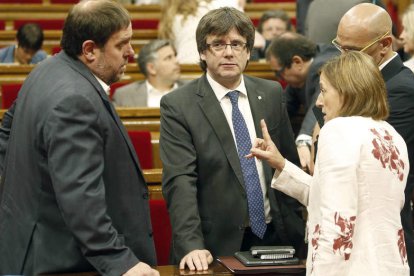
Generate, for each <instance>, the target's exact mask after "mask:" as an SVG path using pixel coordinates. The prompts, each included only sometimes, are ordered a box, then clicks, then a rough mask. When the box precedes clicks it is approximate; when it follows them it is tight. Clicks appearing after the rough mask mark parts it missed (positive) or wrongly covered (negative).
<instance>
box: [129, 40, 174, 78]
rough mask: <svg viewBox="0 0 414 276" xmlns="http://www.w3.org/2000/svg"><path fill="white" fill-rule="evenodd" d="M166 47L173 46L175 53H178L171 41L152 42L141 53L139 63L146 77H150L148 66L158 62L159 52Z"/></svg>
mask: <svg viewBox="0 0 414 276" xmlns="http://www.w3.org/2000/svg"><path fill="white" fill-rule="evenodd" d="M166 46H171V47H172V48H173V50H174V52H176V50H175V48H174V45H172V43H171V41H169V40H165V39H155V40H152V41H150V42H149V43H148V44H146V45H145V46H144V47H142V49H141V50H140V51H139V54H138V58H137V63H138V67H139V70H140V71H141V73H142V74H143V75H144V76H145V77H147V76H148V71H147V64H148V63H150V62H153V61H154V60H156V59H157V52H158V50H159V49H161V48H164V47H166Z"/></svg>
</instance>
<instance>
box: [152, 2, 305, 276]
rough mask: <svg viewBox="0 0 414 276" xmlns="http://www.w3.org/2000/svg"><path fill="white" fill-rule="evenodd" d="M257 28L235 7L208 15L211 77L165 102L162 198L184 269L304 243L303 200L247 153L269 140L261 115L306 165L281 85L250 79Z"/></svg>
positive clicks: (206, 50)
mask: <svg viewBox="0 0 414 276" xmlns="http://www.w3.org/2000/svg"><path fill="white" fill-rule="evenodd" d="M254 32H255V29H254V26H253V24H252V22H251V20H250V19H249V18H248V17H247V16H246V15H245V14H244V13H242V12H240V11H237V10H236V9H233V8H221V9H217V10H213V11H210V12H209V13H207V14H206V15H205V16H204V17H203V18H202V19H201V20H200V23H199V25H198V27H197V32H196V39H197V47H198V51H199V53H200V65H201V67H202V69H203V70H204V71H205V74H204V75H203V76H202V77H200V78H198V79H196V80H194V81H192V82H190V83H189V84H187V85H184V86H183V87H182V88H179V89H177V90H175V91H173V92H171V93H169V94H167V95H165V96H164V97H163V98H162V99H161V136H160V153H161V160H162V162H163V181H162V182H163V194H164V197H165V199H166V201H167V204H168V210H169V214H170V218H171V225H172V228H173V242H172V257H173V261H174V262H180V268H184V267H185V266H188V267H189V268H190V269H192V270H194V269H196V270H204V269H207V268H208V264H209V263H211V262H212V260H213V256H214V257H216V256H220V255H221V256H222V255H233V254H234V253H235V252H236V251H239V250H249V249H250V246H252V245H277V244H285V245H286V244H293V245H295V246H296V248H299V247H300V245H301V243H302V241H303V236H304V221H303V219H302V217H301V216H300V214H298V213H299V212H300V210H301V209H300V205H299V203H298V202H297V201H295V200H293V199H292V198H290V197H287V196H284V195H282V194H281V193H279V192H277V191H276V190H273V189H271V188H270V181H271V179H272V175H273V172H272V169H271V168H270V167H269V166H267V165H266V164H262V163H261V162H259V161H257V160H254V159H251V160H252V161H253V163H249V164H246V160H247V159H246V158H245V155H246V154H247V153H248V152H249V151H250V148H248V151H247V152H245V150H246V148H247V146H245V147H243V146H242V144H243V143H251V142H252V140H253V139H254V138H255V137H261V136H262V133H261V129H260V120H261V119H265V121H266V122H267V124H268V125H270V127H269V128H270V129H271V131H270V133H271V136H272V138H273V140H274V141H275V142H276V143H277V144H278V147H280V148H281V149H282V151H283V152H284V154H286V155H287V156H289V158H293V160H295V162H296V163H297V162H298V156H297V151H296V147H295V144H294V139H293V132H292V129H291V127H290V122H289V119H288V116H287V112H286V108H285V105H284V103H283V100H282V91H281V86H280V85H279V83H277V82H273V81H269V80H264V79H259V78H254V77H249V76H246V75H243V71H244V69H245V67H246V66H247V63H248V60H249V57H250V53H251V50H252V47H253V42H254ZM234 96H236V97H238V99H237V98H236V99H234V98H233V97H234ZM233 101H235V103H234V102H233ZM237 101H238V102H237ZM240 114H241V115H240ZM241 117H242V118H241ZM235 118H237V120H235ZM242 125H243V126H242ZM242 133H243V135H242ZM241 136H242V138H241ZM244 145H246V144H244ZM247 168H250V171H247ZM249 173H250V174H249ZM253 180H254V181H253ZM253 187H254V188H253ZM252 194H255V195H257V197H255V199H256V201H253V199H252ZM259 202H260V203H259ZM254 208H257V209H255V210H256V211H257V212H255V211H253V209H254ZM258 217H260V218H258ZM256 219H257V220H256Z"/></svg>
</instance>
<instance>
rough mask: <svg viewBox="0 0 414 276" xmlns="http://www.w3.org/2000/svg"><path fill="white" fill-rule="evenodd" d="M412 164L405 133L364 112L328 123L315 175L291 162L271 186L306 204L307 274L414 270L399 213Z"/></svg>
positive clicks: (274, 179) (322, 139)
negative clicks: (410, 163)
mask: <svg viewBox="0 0 414 276" xmlns="http://www.w3.org/2000/svg"><path fill="white" fill-rule="evenodd" d="M408 170H409V163H408V154H407V147H406V144H405V142H404V140H403V139H402V137H401V136H400V135H399V134H398V133H397V132H396V131H395V129H394V128H393V127H392V126H391V125H389V124H388V123H387V122H385V121H375V120H372V119H370V118H364V117H339V118H335V119H333V120H331V121H329V122H327V123H326V124H325V126H324V127H323V128H322V129H321V131H320V135H319V143H318V154H317V158H316V163H315V170H314V176H313V177H311V176H310V175H308V174H306V173H305V172H303V171H302V170H301V169H299V168H298V167H296V166H295V165H293V164H292V163H290V162H288V161H287V160H286V165H285V168H284V169H283V171H282V172H281V173H280V175H279V176H276V174H275V176H274V178H273V180H272V187H273V188H275V189H278V190H280V191H282V192H284V193H286V194H288V195H290V196H292V197H295V198H296V199H298V200H299V201H300V202H301V203H302V204H304V205H305V206H307V209H308V223H307V228H308V229H307V230H308V241H309V243H308V259H307V264H306V266H307V269H306V274H307V275H322V276H326V275H335V276H337V275H381V276H382V275H393V276H395V275H409V266H408V263H407V254H406V249H405V242H404V232H403V229H402V226H401V219H400V211H401V209H402V208H403V205H404V188H405V184H406V181H407V175H408Z"/></svg>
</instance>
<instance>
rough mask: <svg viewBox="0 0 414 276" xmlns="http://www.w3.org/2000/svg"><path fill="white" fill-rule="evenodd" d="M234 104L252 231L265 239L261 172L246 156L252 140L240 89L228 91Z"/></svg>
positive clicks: (234, 122) (236, 131)
mask: <svg viewBox="0 0 414 276" xmlns="http://www.w3.org/2000/svg"><path fill="white" fill-rule="evenodd" d="M227 96H228V97H229V98H230V102H231V105H232V121H233V128H234V135H236V143H237V152H238V154H239V159H240V165H241V168H242V171H243V179H244V185H245V188H246V192H247V203H248V205H249V217H250V227H251V228H252V232H253V233H254V234H255V235H256V236H258V237H259V238H261V239H263V236H264V234H265V232H266V220H265V213H264V203H263V193H262V188H261V187H260V180H259V174H258V172H257V168H256V162H255V160H254V158H251V159H248V158H246V157H245V156H246V155H247V154H249V153H250V149H251V148H252V142H251V141H250V135H249V131H248V130H247V125H246V122H245V121H244V119H243V116H242V114H241V112H240V109H239V106H238V103H237V102H238V99H239V91H231V92H228V93H227Z"/></svg>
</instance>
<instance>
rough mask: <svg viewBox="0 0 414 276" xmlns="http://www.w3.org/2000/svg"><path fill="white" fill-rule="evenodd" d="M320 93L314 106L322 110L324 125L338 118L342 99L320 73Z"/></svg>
mask: <svg viewBox="0 0 414 276" xmlns="http://www.w3.org/2000/svg"><path fill="white" fill-rule="evenodd" d="M319 84H320V88H321V92H320V93H319V96H318V99H317V101H316V105H317V106H318V107H319V108H321V109H322V113H323V114H324V117H323V118H324V120H325V123H326V122H328V121H329V120H332V119H334V118H336V117H338V116H339V111H340V110H341V107H342V98H341V97H340V96H339V93H338V91H337V90H336V89H335V88H334V87H333V86H332V85H331V83H330V82H329V81H328V79H327V78H326V76H325V74H324V73H322V74H321V77H320V80H319Z"/></svg>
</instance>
